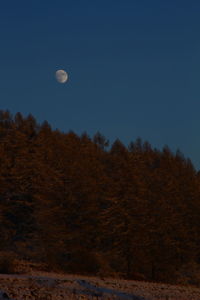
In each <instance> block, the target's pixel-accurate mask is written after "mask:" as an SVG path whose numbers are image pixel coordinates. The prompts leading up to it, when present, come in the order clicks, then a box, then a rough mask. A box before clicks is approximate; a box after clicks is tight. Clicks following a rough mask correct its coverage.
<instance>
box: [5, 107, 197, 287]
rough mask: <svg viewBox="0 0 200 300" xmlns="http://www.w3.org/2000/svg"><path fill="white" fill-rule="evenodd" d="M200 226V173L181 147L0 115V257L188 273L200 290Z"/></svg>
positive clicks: (150, 274)
mask: <svg viewBox="0 0 200 300" xmlns="http://www.w3.org/2000/svg"><path fill="white" fill-rule="evenodd" d="M199 224H200V177H199V173H198V172H197V171H196V170H195V168H194V166H193V165H192V163H191V161H190V160H189V159H187V158H185V157H184V155H183V154H182V153H181V152H180V151H179V150H177V151H176V153H173V152H172V151H171V150H170V149H169V147H167V146H165V147H164V148H163V149H162V150H158V149H153V148H152V146H151V144H150V143H149V142H147V141H142V140H141V139H140V138H138V139H136V140H135V141H132V142H130V144H129V145H128V147H126V146H125V145H124V144H123V143H122V142H121V141H120V140H119V139H117V140H115V141H114V142H113V143H112V145H109V141H108V140H107V139H106V137H104V136H103V135H102V134H101V133H99V132H97V133H96V134H95V135H94V136H93V137H92V138H91V137H89V136H88V135H87V133H83V134H82V135H80V136H78V135H77V134H76V133H74V132H72V131H70V132H67V133H63V132H61V131H59V130H53V129H52V128H51V126H50V125H49V123H48V122H47V121H45V122H43V123H42V124H38V123H37V121H36V120H35V118H34V117H33V116H32V115H29V116H27V117H24V116H23V115H22V114H21V113H17V114H15V115H14V116H12V115H11V113H10V112H9V111H0V251H13V253H16V254H17V255H18V256H19V257H21V258H23V259H26V260H28V261H35V262H41V263H44V264H45V265H46V266H47V268H49V270H62V271H65V272H71V273H80V274H97V275H101V276H120V277H123V278H128V279H145V280H151V281H162V282H179V281H180V280H181V278H183V277H184V276H188V275H187V274H188V273H187V272H188V271H189V272H190V273H191V275H190V276H189V277H190V278H189V281H190V282H191V283H192V282H195V283H196V281H197V282H198V278H197V277H198V275H197V273H196V272H197V271H196V270H198V268H199V263H200V242H199V236H200V227H199ZM185 270H187V272H186V271H185ZM194 270H195V271H194ZM186 273H187V274H186Z"/></svg>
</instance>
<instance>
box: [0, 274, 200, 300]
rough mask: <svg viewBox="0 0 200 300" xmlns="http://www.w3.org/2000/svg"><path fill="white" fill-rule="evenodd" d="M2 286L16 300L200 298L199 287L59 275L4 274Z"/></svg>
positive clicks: (155, 299) (189, 299) (176, 299)
mask: <svg viewBox="0 0 200 300" xmlns="http://www.w3.org/2000/svg"><path fill="white" fill-rule="evenodd" d="M0 286H1V290H3V292H4V293H6V294H7V295H8V296H9V298H11V299H13V300H23V299H30V300H32V299H37V300H60V299H66V300H78V299H85V300H87V299H90V300H92V299H93V300H96V299H99V300H100V299H101V300H114V299H115V300H116V299H119V300H120V299H122V300H123V299H127V300H199V299H200V289H198V288H192V287H183V286H174V285H167V284H157V283H148V282H139V281H126V280H119V279H118V280H116V279H112V278H104V279H103V278H101V279H100V278H97V277H86V276H78V275H61V274H60V275H59V274H55V273H40V274H39V273H37V274H32V275H0ZM0 299H1V298H0ZM2 299H6V298H4V297H2Z"/></svg>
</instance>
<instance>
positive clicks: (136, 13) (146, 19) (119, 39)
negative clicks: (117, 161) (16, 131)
mask: <svg viewBox="0 0 200 300" xmlns="http://www.w3.org/2000/svg"><path fill="white" fill-rule="evenodd" d="M0 37H1V43H0V66H1V68H0V108H1V109H9V110H10V111H11V112H12V113H16V112H17V111H20V112H22V113H23V114H25V115H27V114H28V113H32V114H33V115H34V116H35V117H36V118H37V120H38V121H39V122H42V121H43V120H45V119H46V120H48V121H49V123H50V124H51V125H52V126H53V128H59V129H61V130H62V131H68V130H69V129H72V130H74V131H75V132H76V133H78V134H80V133H82V132H83V131H87V132H88V133H89V135H93V134H94V133H95V132H96V131H100V132H101V133H103V134H104V135H105V136H106V137H107V138H108V139H110V140H111V141H113V140H114V139H115V138H117V137H118V138H120V139H121V140H122V142H124V143H125V144H128V143H129V142H130V141H131V140H135V139H136V138H137V137H138V136H140V137H141V138H142V139H144V140H148V141H149V142H150V143H151V144H152V145H153V146H154V147H158V148H161V147H163V146H164V145H165V144H168V145H169V147H170V148H171V149H172V150H176V149H177V148H180V149H181V150H182V152H183V153H184V154H185V155H186V156H189V157H190V158H191V159H192V161H193V162H194V164H195V166H196V167H197V168H198V169H199V168H200V1H194V0H190V1H184V0H182V1H181V0H180V1H178V0H167V1H161V0H157V1H155V0H151V1H150V0H137V1H135V0H121V1H119V0H101V1H95V0H71V1H68V0H65V1H62V0H60V1H56V0H55V1H50V0H49V1H42V0H40V1H38V0H34V1H32V0H29V1H27V0H26V1H20V0H19V1H16V0H10V1H1V4H0ZM59 68H62V69H65V70H66V71H67V72H68V73H69V81H68V82H67V84H59V83H58V82H57V81H56V80H55V75H54V74H55V71H56V70H57V69H59Z"/></svg>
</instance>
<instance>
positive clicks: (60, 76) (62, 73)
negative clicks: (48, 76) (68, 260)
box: [56, 70, 68, 83]
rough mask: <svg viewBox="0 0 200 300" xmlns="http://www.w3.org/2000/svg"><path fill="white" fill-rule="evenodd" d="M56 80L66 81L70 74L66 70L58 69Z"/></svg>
mask: <svg viewBox="0 0 200 300" xmlns="http://www.w3.org/2000/svg"><path fill="white" fill-rule="evenodd" d="M56 80H57V81H58V82H59V83H65V82H67V80H68V74H67V72H66V71H64V70H58V71H56Z"/></svg>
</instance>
